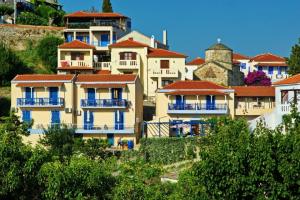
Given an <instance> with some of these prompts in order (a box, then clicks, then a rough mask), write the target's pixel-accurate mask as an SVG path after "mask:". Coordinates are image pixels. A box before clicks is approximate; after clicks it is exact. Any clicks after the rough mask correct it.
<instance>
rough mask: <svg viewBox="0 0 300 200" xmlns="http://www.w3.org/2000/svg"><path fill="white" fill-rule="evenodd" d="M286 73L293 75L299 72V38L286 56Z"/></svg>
mask: <svg viewBox="0 0 300 200" xmlns="http://www.w3.org/2000/svg"><path fill="white" fill-rule="evenodd" d="M287 63H288V66H289V70H288V73H289V74H290V75H295V74H299V73H300V38H299V41H298V44H295V45H294V46H293V47H292V50H291V55H290V57H289V58H288V62H287Z"/></svg>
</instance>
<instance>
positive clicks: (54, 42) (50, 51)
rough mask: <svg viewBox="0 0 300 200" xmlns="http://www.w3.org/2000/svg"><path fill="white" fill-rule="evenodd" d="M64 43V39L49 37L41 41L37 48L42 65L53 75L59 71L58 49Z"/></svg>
mask: <svg viewBox="0 0 300 200" xmlns="http://www.w3.org/2000/svg"><path fill="white" fill-rule="evenodd" d="M63 42H64V40H63V39H62V38H59V37H55V36H52V35H49V36H46V37H44V38H43V39H41V40H40V41H39V42H38V44H37V47H36V51H37V55H38V56H39V58H40V59H41V61H42V63H43V64H44V65H45V66H46V67H48V69H49V70H50V71H52V72H53V73H56V70H57V47H58V46H59V45H60V44H62V43H63Z"/></svg>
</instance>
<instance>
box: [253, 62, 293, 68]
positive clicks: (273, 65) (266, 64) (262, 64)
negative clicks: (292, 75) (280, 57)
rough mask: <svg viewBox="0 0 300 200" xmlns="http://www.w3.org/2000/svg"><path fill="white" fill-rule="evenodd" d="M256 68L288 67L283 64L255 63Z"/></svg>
mask: <svg viewBox="0 0 300 200" xmlns="http://www.w3.org/2000/svg"><path fill="white" fill-rule="evenodd" d="M256 66H272V67H287V66H288V65H287V64H286V63H285V62H277V63H257V64H256Z"/></svg>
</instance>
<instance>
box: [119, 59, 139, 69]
mask: <svg viewBox="0 0 300 200" xmlns="http://www.w3.org/2000/svg"><path fill="white" fill-rule="evenodd" d="M139 64H140V62H139V60H120V61H119V66H118V68H119V69H138V67H139Z"/></svg>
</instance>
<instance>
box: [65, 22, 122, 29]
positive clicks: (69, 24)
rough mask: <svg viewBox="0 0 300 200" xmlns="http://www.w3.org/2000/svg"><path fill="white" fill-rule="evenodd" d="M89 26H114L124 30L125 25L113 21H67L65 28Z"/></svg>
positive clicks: (86, 27) (85, 27)
mask: <svg viewBox="0 0 300 200" xmlns="http://www.w3.org/2000/svg"><path fill="white" fill-rule="evenodd" d="M90 26H112V27H114V28H118V29H122V30H125V29H126V26H125V25H123V24H120V23H118V22H114V21H96V22H69V23H68V24H67V28H74V29H76V28H78V29H88V28H90Z"/></svg>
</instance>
